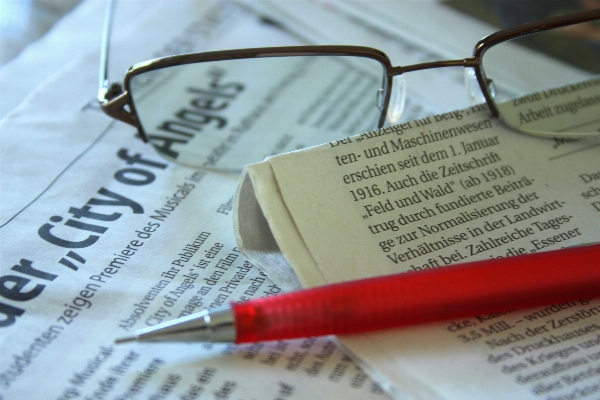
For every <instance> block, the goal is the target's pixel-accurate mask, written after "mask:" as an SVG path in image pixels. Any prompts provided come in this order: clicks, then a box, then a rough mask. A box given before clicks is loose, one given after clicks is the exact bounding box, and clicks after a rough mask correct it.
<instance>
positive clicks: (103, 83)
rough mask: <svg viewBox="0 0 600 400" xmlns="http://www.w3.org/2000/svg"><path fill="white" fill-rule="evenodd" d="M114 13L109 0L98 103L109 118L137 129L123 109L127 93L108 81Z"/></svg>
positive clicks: (101, 56)
mask: <svg viewBox="0 0 600 400" xmlns="http://www.w3.org/2000/svg"><path fill="white" fill-rule="evenodd" d="M114 13H115V0H109V1H108V6H107V8H106V17H105V19H104V29H103V32H102V46H101V50H100V71H99V82H98V87H99V89H98V102H99V103H100V107H101V108H102V111H104V112H105V113H106V114H108V115H109V116H111V117H113V118H115V119H118V120H119V121H123V122H125V123H128V124H130V125H133V126H135V127H137V126H138V121H137V118H136V116H135V115H134V114H132V113H130V112H128V111H126V109H125V106H126V105H127V104H129V93H127V92H124V91H123V87H122V86H121V84H120V83H118V82H110V81H109V79H108V54H109V50H110V34H111V31H112V23H113V19H114V18H113V17H114ZM142 139H144V141H146V137H145V135H142Z"/></svg>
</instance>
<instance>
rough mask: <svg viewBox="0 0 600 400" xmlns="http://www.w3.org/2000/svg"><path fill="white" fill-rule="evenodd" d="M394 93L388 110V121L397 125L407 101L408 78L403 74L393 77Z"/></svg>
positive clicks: (392, 88)
mask: <svg viewBox="0 0 600 400" xmlns="http://www.w3.org/2000/svg"><path fill="white" fill-rule="evenodd" d="M391 90H392V93H391V95H390V104H389V105H388V111H387V116H386V117H387V123H388V124H390V125H395V124H398V123H400V120H401V119H402V113H403V112H404V104H405V102H406V79H405V78H404V76H403V75H400V76H395V77H393V79H392V87H391Z"/></svg>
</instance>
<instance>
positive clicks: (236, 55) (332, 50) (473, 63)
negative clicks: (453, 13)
mask: <svg viewBox="0 0 600 400" xmlns="http://www.w3.org/2000/svg"><path fill="white" fill-rule="evenodd" d="M114 2H115V0H110V1H109V2H108V3H109V4H108V8H107V13H106V19H105V25H104V33H103V38H102V53H101V58H100V88H99V92H98V101H99V103H100V105H101V108H102V110H103V111H104V112H105V113H106V114H107V115H109V116H110V117H112V118H115V119H117V120H120V121H123V122H125V123H127V124H130V125H132V126H134V127H136V128H137V129H138V132H139V134H140V136H141V138H142V140H143V141H144V142H148V137H147V135H146V132H145V130H144V128H143V127H142V125H141V123H140V121H139V118H138V116H137V113H136V110H135V105H134V104H133V101H132V99H131V96H130V93H131V90H130V82H131V79H132V78H133V77H134V76H136V75H139V74H142V73H144V72H148V71H152V70H157V69H162V68H166V67H170V66H175V65H184V64H193V63H201V62H211V61H222V60H235V59H252V58H259V57H260V58H265V57H290V56H348V57H364V58H370V59H373V60H376V61H378V62H379V63H381V65H382V66H383V67H384V69H385V76H384V81H383V85H384V88H383V89H384V93H385V95H384V99H383V102H382V107H381V115H380V117H379V122H378V128H382V127H383V125H384V123H385V118H386V115H387V110H388V106H389V101H390V97H391V84H390V83H391V82H392V80H393V77H394V76H400V75H402V74H404V73H406V72H413V71H420V70H426V69H433V68H445V67H461V66H462V67H466V68H467V67H469V68H473V69H474V71H475V76H476V79H477V82H478V84H479V87H480V88H481V91H482V93H483V96H484V98H485V101H486V103H487V105H488V107H489V109H490V112H491V113H492V115H493V116H494V117H496V118H499V117H500V116H501V114H500V113H499V111H498V108H497V106H496V103H495V101H494V96H493V94H492V93H491V92H490V88H489V87H488V84H487V82H488V80H487V78H486V75H485V73H484V71H483V68H482V66H481V59H482V57H483V55H484V54H485V52H486V51H487V50H488V49H490V48H491V47H493V46H495V45H497V44H499V43H502V42H506V41H508V40H512V39H515V38H519V37H522V36H526V35H530V34H532V33H537V32H543V31H547V30H551V29H556V28H561V27H565V26H569V25H574V24H578V23H584V22H589V21H594V20H597V19H600V9H597V10H591V11H583V12H579V13H575V14H569V15H565V16H560V17H555V18H550V19H546V20H542V21H535V22H530V23H527V24H523V25H519V26H516V27H513V28H508V29H503V30H500V31H497V32H495V33H492V34H490V35H488V36H486V37H484V38H483V39H481V40H480V41H479V42H477V44H476V45H475V48H474V51H473V56H472V57H468V58H464V59H458V60H445V61H432V62H426V63H420V64H413V65H408V66H395V67H394V66H392V65H391V61H390V59H389V58H388V56H387V55H386V54H385V53H383V52H382V51H380V50H377V49H374V48H370V47H363V46H347V45H325V46H323V45H318V46H286V47H261V48H250V49H236V50H222V51H211V52H203V53H192V54H181V55H174V56H168V57H162V58H156V59H152V60H148V61H144V62H141V63H137V64H135V65H133V66H132V67H130V68H129V70H128V71H127V73H126V75H125V78H124V81H123V84H124V89H123V86H121V84H119V83H116V82H110V81H109V79H108V62H109V57H108V55H109V47H110V33H111V30H112V22H113V15H114V9H115V7H114ZM513 129H514V128H513ZM592 134H594V133H591V134H590V135H592Z"/></svg>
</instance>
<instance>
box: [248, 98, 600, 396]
mask: <svg viewBox="0 0 600 400" xmlns="http://www.w3.org/2000/svg"><path fill="white" fill-rule="evenodd" d="M563 100H564V101H565V102H566V101H569V99H568V98H567V97H565V98H564V99H563ZM557 101H559V102H560V99H559V100H557ZM599 146H600V142H599V141H598V139H593V140H587V141H586V140H580V141H573V140H570V141H564V140H558V139H556V140H555V139H541V138H534V137H531V136H526V135H523V134H520V133H516V132H514V131H512V130H510V129H508V128H506V127H504V125H503V123H502V122H501V121H499V120H497V119H495V118H493V117H492V116H491V115H490V113H489V111H488V110H487V109H486V106H476V107H471V108H468V109H463V110H458V111H455V112H451V113H445V114H441V115H437V116H432V117H427V118H423V119H419V120H415V121H411V122H408V123H405V124H402V125H396V126H392V127H388V128H384V129H381V130H377V131H373V132H369V133H365V134H362V135H359V136H355V137H351V138H348V139H344V140H339V141H335V142H331V143H329V144H324V145H322V146H318V147H315V148H312V149H308V150H303V151H298V152H294V153H289V154H284V155H280V156H274V157H272V158H270V159H268V160H267V161H265V162H263V163H259V164H255V165H251V166H249V167H248V168H247V174H246V177H245V179H244V180H243V181H242V183H241V184H240V188H239V190H238V197H237V202H238V213H239V215H238V217H237V230H238V236H239V243H241V245H240V247H241V248H242V251H243V252H245V253H246V254H248V255H249V256H250V257H251V258H253V259H256V260H257V262H259V263H263V264H264V265H268V266H269V267H268V269H267V271H268V272H269V274H271V275H272V276H274V277H275V278H276V280H277V281H278V282H281V283H282V285H289V286H290V287H294V285H298V282H299V283H300V284H301V285H302V286H317V285H322V284H325V283H331V282H339V281H345V280H351V279H358V278H364V277H369V276H375V275H384V274H390V273H398V272H407V273H410V271H418V270H422V269H428V268H443V267H444V266H445V265H449V264H454V263H459V262H465V261H473V260H481V259H488V258H494V257H510V256H514V255H518V254H526V253H532V252H539V251H547V250H550V249H558V248H562V247H569V246H576V245H580V244H583V243H590V242H598V241H600V229H599V228H600V200H599V199H600V151H599V149H600V148H599ZM256 227H259V228H256ZM258 235H261V236H260V237H262V240H258V239H257V237H258ZM271 235H272V236H271ZM279 250H280V252H279ZM282 255H285V258H284V257H282ZM275 266H277V267H275ZM514 279H519V277H518V276H515V277H514ZM464 285H465V290H468V285H469V282H464ZM341 342H342V343H343V344H344V345H345V346H346V347H347V348H348V349H350V350H351V351H352V353H353V354H355V355H356V356H358V357H359V358H360V360H361V361H363V362H364V363H365V364H366V365H368V366H369V367H370V370H371V371H373V372H374V374H375V375H377V376H379V378H380V379H381V381H382V382H386V383H387V385H389V386H386V387H388V388H389V389H390V391H391V393H393V395H394V396H395V397H397V398H411V399H412V398H415V399H416V398H419V399H466V398H473V399H477V398H486V399H491V398H494V399H506V398H518V399H548V400H558V399H579V398H597V397H598V393H600V301H599V299H581V300H580V301H575V302H570V303H562V304H553V305H548V306H547V307H543V308H540V309H527V310H519V311H507V312H502V313H497V314H493V315H478V316H474V317H472V318H466V319H463V320H457V321H445V322H441V323H436V324H429V325H426V326H418V327H410V328H405V329H397V330H391V331H386V332H380V333H374V334H364V335H356V336H352V337H342V338H341ZM384 386H385V385H384Z"/></svg>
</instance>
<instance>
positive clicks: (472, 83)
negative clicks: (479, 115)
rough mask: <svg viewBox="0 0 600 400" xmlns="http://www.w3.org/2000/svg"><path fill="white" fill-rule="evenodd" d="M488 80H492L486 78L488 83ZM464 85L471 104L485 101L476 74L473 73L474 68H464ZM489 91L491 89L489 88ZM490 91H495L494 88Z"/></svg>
mask: <svg viewBox="0 0 600 400" xmlns="http://www.w3.org/2000/svg"><path fill="white" fill-rule="evenodd" d="M489 82H492V81H491V80H488V84H489ZM492 84H493V82H492ZM465 86H466V87H467V95H468V96H469V103H471V105H472V106H474V105H476V104H481V103H485V97H484V96H483V92H482V91H481V87H480V86H479V82H478V81H477V76H476V75H475V68H465ZM490 92H492V91H491V90H490ZM492 93H493V95H495V94H496V91H495V90H494V91H493V92H492Z"/></svg>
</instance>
